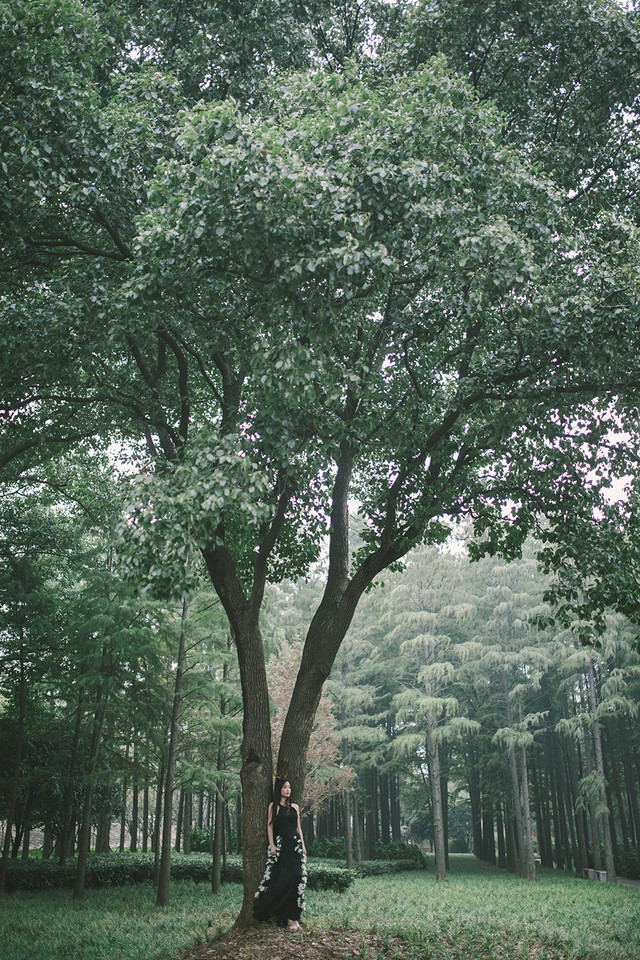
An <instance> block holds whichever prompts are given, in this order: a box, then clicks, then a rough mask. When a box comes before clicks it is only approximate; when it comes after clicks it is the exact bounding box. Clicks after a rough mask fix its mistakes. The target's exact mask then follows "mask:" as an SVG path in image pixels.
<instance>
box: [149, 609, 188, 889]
mask: <svg viewBox="0 0 640 960" xmlns="http://www.w3.org/2000/svg"><path fill="white" fill-rule="evenodd" d="M188 613H189V601H188V600H187V598H186V597H184V598H183V600H182V616H181V628H180V640H179V643H178V661H177V666H176V680H175V686H174V692H173V708H172V711H171V724H170V727H169V753H168V756H167V776H166V782H165V786H164V812H163V818H162V851H161V854H160V870H159V872H158V893H157V896H156V906H158V907H166V906H167V905H168V903H169V883H170V877H171V819H172V804H173V783H174V780H175V773H176V760H177V757H178V730H179V724H180V705H181V702H182V676H183V673H184V658H185V647H186V637H187V616H188Z"/></svg>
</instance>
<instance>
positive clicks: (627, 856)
mask: <svg viewBox="0 0 640 960" xmlns="http://www.w3.org/2000/svg"><path fill="white" fill-rule="evenodd" d="M615 862H616V873H618V874H619V876H621V877H624V878H625V879H626V880H640V850H637V849H636V850H618V852H617V853H616V858H615Z"/></svg>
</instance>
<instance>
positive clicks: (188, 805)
mask: <svg viewBox="0 0 640 960" xmlns="http://www.w3.org/2000/svg"><path fill="white" fill-rule="evenodd" d="M192 820H193V794H192V792H191V790H186V791H185V795H184V810H183V842H182V850H183V853H185V854H186V855H187V856H188V855H189V854H190V853H191V825H192Z"/></svg>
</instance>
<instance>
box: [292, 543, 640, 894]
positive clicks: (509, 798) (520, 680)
mask: <svg viewBox="0 0 640 960" xmlns="http://www.w3.org/2000/svg"><path fill="white" fill-rule="evenodd" d="M550 586H551V583H550V581H549V579H548V578H545V577H544V576H543V575H542V574H541V573H540V572H539V570H538V568H537V565H536V560H535V556H534V552H533V548H532V547H531V546H529V547H528V550H527V556H525V558H523V559H522V560H520V561H514V562H512V563H509V564H507V563H505V562H504V561H498V560H488V559H486V560H483V561H480V562H478V563H477V564H469V562H468V559H467V557H466V555H465V554H463V553H461V554H460V555H456V554H455V552H454V553H449V552H445V553H439V552H436V551H434V550H431V551H422V552H418V553H416V554H412V555H411V558H410V560H409V561H408V563H407V568H406V569H405V570H404V571H402V572H401V573H397V574H392V575H391V576H390V577H389V578H388V580H387V581H386V583H385V585H384V587H382V588H380V589H378V590H375V591H374V592H373V593H372V594H370V595H368V596H367V597H366V598H365V600H364V601H363V603H362V605H361V608H360V611H359V613H358V615H357V617H356V618H355V621H354V625H353V627H352V630H351V631H350V633H349V635H348V637H347V640H346V641H345V644H344V645H343V648H342V650H341V653H340V656H339V658H338V661H337V664H336V669H335V671H334V674H333V675H332V677H331V678H330V681H329V689H330V691H331V695H332V698H333V701H334V710H335V714H336V717H337V718H338V731H339V735H340V736H341V737H342V740H343V750H344V756H345V758H346V759H347V760H348V762H349V764H351V765H352V767H353V768H354V770H355V772H356V773H357V782H358V789H357V791H356V797H357V798H358V799H357V804H358V805H357V806H356V807H355V808H354V807H353V803H352V802H351V801H347V805H346V806H345V805H344V804H341V802H340V800H336V802H335V803H334V805H333V808H332V812H331V815H330V816H329V817H328V818H326V819H323V820H322V821H321V824H320V826H321V830H322V834H323V835H324V836H328V837H337V836H344V829H345V826H344V825H345V821H346V816H345V811H346V810H349V809H351V810H352V812H353V814H354V823H359V832H360V835H361V839H360V840H359V836H358V833H357V832H356V833H355V834H354V843H356V845H358V844H359V845H360V846H359V849H360V850H361V849H364V850H365V851H367V850H368V851H372V850H373V848H374V845H375V844H376V842H377V841H379V840H383V842H387V843H388V842H389V840H390V839H396V838H398V837H399V833H398V832H397V828H396V827H395V825H394V824H395V823H396V822H398V821H399V817H397V815H394V813H395V805H396V802H397V798H398V794H397V791H396V789H395V783H396V778H397V777H401V783H402V787H401V791H400V798H401V800H400V809H401V814H402V822H403V828H404V835H405V836H408V837H410V838H411V839H413V840H414V841H422V840H424V839H425V838H427V837H428V839H429V840H430V842H432V843H433V845H434V849H435V853H436V861H437V869H438V873H439V875H440V876H444V875H445V870H446V867H447V854H448V850H449V846H450V840H452V839H453V840H454V841H457V842H459V841H463V842H466V841H468V844H469V847H470V848H472V849H473V851H474V853H475V854H476V855H477V856H478V857H480V858H483V859H486V860H487V861H489V862H491V863H496V862H497V863H499V864H500V865H501V866H506V867H508V868H509V869H511V870H514V871H517V872H520V873H521V874H522V875H524V876H528V877H529V878H530V879H533V878H534V877H535V860H536V859H539V860H540V862H541V863H542V864H543V865H545V866H552V865H554V864H555V865H557V866H558V867H560V868H563V869H567V870H572V869H573V870H577V871H578V873H580V872H581V871H582V870H584V869H586V868H587V867H588V866H590V867H591V868H595V869H596V870H602V869H606V871H607V875H608V876H609V877H610V878H614V877H615V875H616V867H615V863H614V860H615V859H616V858H617V859H618V862H619V863H620V864H621V865H622V869H623V870H624V871H627V870H629V869H632V870H634V871H637V863H635V865H634V866H631V863H632V861H634V860H637V856H638V837H639V834H638V802H637V794H638V789H639V788H640V779H639V778H640V766H639V760H640V743H639V741H638V735H637V719H636V718H637V712H638V694H639V692H640V686H639V683H640V657H639V656H638V652H637V650H636V647H635V643H636V632H635V630H634V628H633V627H632V626H631V625H630V624H629V623H628V621H625V619H624V618H623V617H621V616H620V615H611V616H610V617H609V618H608V621H607V629H606V631H605V633H604V634H603V636H602V639H601V641H598V642H597V645H595V644H594V645H587V646H586V647H585V646H582V645H581V644H580V643H579V642H578V640H577V637H576V634H575V632H572V631H568V630H566V629H564V628H563V627H562V626H561V625H558V624H555V623H553V624H552V625H549V620H550V619H551V610H550V608H549V606H548V605H547V603H546V602H545V600H544V595H545V592H548V591H549V588H550ZM309 593H313V585H312V584H311V585H308V586H306V587H303V588H302V589H301V591H300V593H299V594H297V595H294V598H295V599H294V601H293V607H292V608H291V609H290V611H289V613H288V615H287V616H286V617H285V628H284V629H285V630H291V631H294V632H295V629H296V622H297V617H298V616H304V608H305V606H306V605H307V603H308V602H309V598H308V594H309ZM291 599H293V598H290V600H291ZM280 617H282V614H281V613H280ZM592 639H594V638H592ZM391 665H392V667H391ZM417 785H419V786H420V789H418V786H417ZM349 803H351V807H349V806H348V804H349ZM465 814H466V816H465ZM467 818H468V819H467ZM465 821H466V822H465ZM369 855H370V853H369Z"/></svg>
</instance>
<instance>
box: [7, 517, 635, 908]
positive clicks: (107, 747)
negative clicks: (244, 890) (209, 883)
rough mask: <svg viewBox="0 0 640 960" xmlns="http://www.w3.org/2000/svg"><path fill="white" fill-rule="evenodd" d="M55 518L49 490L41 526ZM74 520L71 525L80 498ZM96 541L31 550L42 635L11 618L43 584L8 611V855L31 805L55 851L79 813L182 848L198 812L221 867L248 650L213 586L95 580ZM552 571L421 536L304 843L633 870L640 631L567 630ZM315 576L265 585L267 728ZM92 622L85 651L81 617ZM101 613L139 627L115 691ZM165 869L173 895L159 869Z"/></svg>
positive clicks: (317, 795) (373, 608)
mask: <svg viewBox="0 0 640 960" xmlns="http://www.w3.org/2000/svg"><path fill="white" fill-rule="evenodd" d="M43 518H44V514H43V512H42V511H41V512H40V514H39V523H40V525H41V526H42V520H43ZM5 519H6V518H5ZM64 525H65V526H66V527H67V531H68V532H69V527H70V523H69V518H67V520H66V521H65V524H64ZM16 530H17V527H14V531H13V532H14V535H15V533H16ZM31 533H33V531H31ZM56 542H57V543H58V545H60V543H61V541H60V539H59V537H58V538H57V541H56ZM84 543H85V547H86V541H85V542H84ZM77 546H78V544H77V543H76V549H77ZM11 549H12V553H13V556H14V558H15V555H16V553H18V552H22V553H23V557H22V559H23V561H24V568H25V569H26V568H27V566H28V564H27V560H28V551H27V550H26V549H25V548H24V545H23V548H22V551H21V548H20V544H19V542H18V541H17V540H14V541H13V543H12V548H11ZM92 559H93V561H94V562H95V556H94V557H92ZM80 560H81V562H79V561H80ZM87 561H88V554H87V553H86V552H82V553H81V555H78V554H76V553H75V552H71V553H70V555H69V556H68V557H67V559H66V560H65V563H64V564H63V566H62V567H61V566H60V562H59V557H58V561H57V569H56V571H55V573H54V572H53V571H52V570H51V569H49V570H48V571H47V570H46V562H47V557H46V554H45V552H44V551H43V550H42V545H41V544H39V546H38V553H37V560H36V559H35V558H34V557H33V556H32V557H31V563H30V564H29V566H30V579H31V584H30V586H31V590H32V591H34V590H35V589H36V581H38V589H39V590H40V596H41V598H42V600H41V604H40V606H41V616H42V617H43V620H42V631H41V633H40V645H39V647H38V648H37V649H35V648H34V647H33V638H34V637H35V636H37V635H38V633H37V631H36V629H35V627H34V625H33V624H30V630H29V635H30V643H29V644H26V643H25V642H24V641H25V635H24V630H23V631H22V632H21V631H20V629H19V626H20V625H18V617H17V611H18V609H19V608H21V609H22V611H23V614H24V613H26V610H27V609H29V608H32V607H33V606H34V603H33V597H31V599H30V600H29V601H28V602H26V601H25V597H24V596H18V597H16V598H15V600H14V607H13V610H14V616H15V623H16V626H14V630H13V640H14V645H13V647H12V646H9V644H8V642H7V641H8V640H9V638H10V637H11V636H12V634H11V632H10V631H9V630H7V629H6V626H7V624H6V622H5V643H6V645H5V647H4V655H3V662H4V665H5V666H6V667H7V670H6V671H5V674H4V678H5V679H4V682H3V694H4V697H5V700H4V706H3V710H2V714H1V733H2V739H1V743H2V752H3V756H4V758H5V760H6V763H5V764H4V767H5V769H7V770H9V769H11V767H12V766H14V765H15V761H16V760H18V758H19V759H20V763H19V774H18V776H17V777H14V778H13V779H10V778H7V779H6V780H5V781H4V783H3V794H2V797H3V799H2V811H3V815H4V817H5V840H6V845H5V860H6V858H7V856H8V855H9V850H10V849H11V855H13V856H17V855H18V852H19V849H20V848H21V847H22V849H23V851H25V850H28V847H29V831H30V829H31V827H35V826H38V827H40V828H44V845H43V855H44V856H48V855H54V856H57V857H58V858H59V859H60V861H61V862H64V861H65V859H66V858H67V857H68V856H70V855H72V854H73V852H74V847H75V845H76V843H78V845H79V846H80V847H81V842H82V841H81V837H82V833H83V827H84V826H85V817H87V816H88V820H87V823H88V824H89V827H88V829H89V830H91V831H92V834H91V835H92V837H93V842H94V844H95V848H96V850H97V851H104V852H106V851H107V850H109V849H110V844H111V845H112V846H114V845H117V846H118V847H119V848H120V849H121V850H122V849H125V847H127V848H129V849H132V850H135V849H137V847H138V844H139V845H140V847H141V848H142V849H144V850H147V849H148V848H149V849H151V850H155V851H156V852H157V858H156V861H157V867H158V871H160V866H161V862H162V856H161V854H163V851H164V856H165V860H166V859H167V858H168V857H169V852H168V851H170V848H171V845H172V844H175V846H176V848H177V849H180V848H181V846H182V848H183V849H184V850H185V851H186V852H188V851H189V849H190V845H191V832H192V830H193V829H194V828H195V834H194V836H195V837H196V839H197V845H198V846H199V847H200V848H202V845H203V843H204V844H205V845H206V846H207V847H208V848H209V849H211V850H212V852H213V850H214V848H213V840H214V838H217V843H216V847H215V856H214V862H215V863H216V864H217V865H218V869H217V871H216V875H214V883H216V884H219V868H220V864H221V861H222V860H223V858H224V856H225V855H226V853H227V851H228V850H229V849H231V850H235V849H238V848H239V847H240V846H241V822H242V821H241V817H240V794H239V790H238V786H239V715H240V711H241V702H240V697H239V684H238V681H237V663H236V660H235V656H234V653H233V650H232V649H231V648H230V647H229V644H228V637H227V635H226V633H225V629H224V623H223V621H222V620H221V618H220V614H219V608H218V605H217V604H216V603H215V600H214V598H213V597H212V595H211V594H210V592H209V591H207V590H202V591H201V592H200V593H198V594H196V595H195V596H194V598H193V600H192V601H191V603H190V604H189V610H188V615H187V616H185V611H184V610H183V611H181V612H180V615H179V614H178V612H177V611H174V612H173V614H172V613H171V611H169V610H166V609H164V608H160V607H159V605H158V604H157V603H146V604H145V603H141V602H140V601H137V602H135V603H134V601H132V600H131V598H130V595H129V594H128V591H127V590H126V589H125V588H124V587H123V585H122V584H118V582H117V580H116V578H115V577H114V575H113V574H112V573H111V574H109V571H107V572H106V575H105V576H103V577H102V578H101V580H100V587H101V589H100V591H98V594H97V595H96V592H95V590H94V589H93V587H91V588H89V587H88V584H89V583H90V579H89V577H88V569H89V567H88V563H87ZM45 572H46V573H47V574H48V576H47V579H46V580H44V579H43V576H44V574H45ZM22 583H23V584H25V583H26V577H23V581H22ZM105 583H108V586H109V589H108V590H105ZM548 586H549V582H548V580H547V579H546V578H544V577H543V576H542V575H541V574H540V573H539V571H538V569H537V567H536V563H535V559H534V557H533V553H532V551H531V550H530V551H529V556H528V557H526V558H525V559H523V560H521V561H515V562H512V563H510V564H506V563H504V562H502V561H496V560H483V561H480V562H478V563H477V564H469V562H468V559H467V558H466V556H465V555H464V554H463V553H462V552H459V553H456V552H438V551H434V550H427V551H421V552H418V553H415V554H412V555H411V557H410V559H409V561H408V564H407V568H406V569H405V570H404V571H402V572H400V573H396V574H392V575H391V576H390V577H389V579H388V581H387V582H386V584H385V585H384V586H382V587H380V588H379V589H377V590H375V591H374V592H373V593H372V594H369V595H368V596H367V597H366V598H365V601H364V602H363V604H362V606H361V609H360V611H359V614H358V617H357V618H356V620H355V622H354V625H353V627H352V629H351V631H350V633H349V635H348V637H347V639H346V641H345V644H344V645H343V648H342V650H341V653H340V657H339V660H338V662H337V665H336V669H335V671H334V674H333V676H332V678H331V680H330V682H329V684H328V694H329V695H328V696H325V698H324V699H323V703H322V705H321V708H320V711H319V714H318V722H317V726H316V731H315V737H314V740H313V744H312V750H311V752H310V755H309V775H308V777H307V781H306V783H307V788H306V796H305V798H304V814H305V830H306V834H307V842H308V843H309V845H311V846H312V847H313V843H314V840H316V839H323V838H325V839H336V838H340V840H341V841H342V844H343V855H344V856H345V857H346V858H347V860H348V862H352V858H353V857H354V856H355V859H356V860H361V859H368V858H371V857H372V856H374V854H375V852H376V850H378V849H379V844H383V845H384V844H390V843H392V842H393V841H397V840H400V839H409V840H412V841H413V842H418V843H420V842H422V841H424V840H428V841H429V842H430V844H431V845H432V846H433V849H434V850H435V854H436V863H437V870H438V874H439V876H444V875H445V872H446V869H447V860H448V851H449V848H450V846H452V845H453V846H454V848H455V846H456V844H458V848H460V844H461V843H462V845H463V846H464V847H471V848H472V849H473V851H474V853H475V854H476V855H477V856H479V857H480V858H483V859H486V860H487V861H489V862H491V863H498V864H499V865H500V866H505V867H508V868H509V869H511V870H514V871H519V872H521V873H522V874H523V875H525V876H529V877H530V878H533V877H534V876H535V864H534V858H539V860H540V861H541V862H542V864H543V865H545V866H552V865H554V864H555V865H557V866H558V867H560V868H564V869H568V870H571V869H575V870H577V871H578V872H581V871H582V870H583V869H585V868H586V867H587V866H591V867H594V868H595V869H596V870H601V869H603V867H605V868H606V871H607V875H608V876H610V877H615V875H616V866H615V861H616V860H617V862H618V863H619V864H621V866H622V869H623V871H626V870H629V869H630V868H631V869H637V864H636V866H635V867H634V866H633V862H634V860H637V858H638V845H639V839H640V818H639V811H638V801H637V797H638V792H639V790H640V740H639V738H638V733H637V722H636V718H637V711H638V703H639V699H640V697H639V694H640V656H639V655H638V653H637V652H636V651H635V650H634V646H633V641H634V639H635V634H634V632H633V631H632V629H631V628H630V626H629V625H628V623H627V622H625V621H624V620H623V619H622V618H621V617H620V616H619V615H616V616H612V617H610V618H609V623H608V628H607V631H606V633H605V634H604V636H603V639H602V645H601V646H600V647H598V648H596V647H588V648H584V647H582V646H580V645H579V644H578V643H577V642H576V640H575V637H574V636H573V635H572V634H571V633H569V632H567V631H566V630H564V629H561V628H558V627H557V626H555V625H554V626H544V622H545V620H546V619H548V616H549V608H548V607H547V605H546V604H545V602H544V600H543V593H544V591H545V589H546V588H548ZM320 588H321V584H320V583H319V581H317V580H311V581H309V582H307V583H306V584H305V583H302V584H298V585H290V586H287V587H283V588H281V589H279V590H278V591H276V592H273V593H272V594H271V596H270V598H269V604H268V610H267V620H266V624H265V626H266V632H267V634H268V635H269V636H270V637H271V638H272V653H271V657H270V661H269V673H270V686H271V693H272V710H273V728H274V735H275V736H276V737H277V735H278V728H279V726H280V725H281V723H282V718H283V717H284V716H285V715H286V709H287V703H288V700H289V698H290V696H291V690H292V687H293V677H294V676H295V669H294V668H295V663H296V661H297V660H298V659H299V656H300V652H301V651H300V644H299V642H296V637H297V636H298V634H297V631H298V628H299V624H300V623H301V622H304V619H305V616H306V608H307V607H308V605H309V604H313V603H314V602H316V601H317V598H318V596H319V591H320ZM118 591H119V596H118ZM123 595H124V596H125V597H127V598H128V603H127V604H125V603H123ZM116 597H118V609H119V615H118V616H115V615H114V610H115V606H116V604H115V601H116ZM44 598H46V602H45V599H44ZM65 603H66V604H73V608H72V616H71V617H63V618H62V617H61V616H60V607H61V605H62V604H65ZM88 603H90V604H92V605H93V607H95V605H96V604H98V603H101V604H102V606H104V605H105V604H107V603H108V605H109V614H107V615H105V614H98V613H96V612H95V610H94V613H93V614H92V615H91V616H89V615H88V612H87V604H88ZM7 606H8V605H7ZM93 607H92V609H93ZM23 619H24V618H23ZM132 620H133V621H134V622H133V623H131V622H130V621H132ZM140 621H143V622H144V623H145V627H144V630H143V631H142V632H141V628H140V627H139V626H138V627H137V628H136V623H137V624H139V623H140ZM79 622H81V623H83V624H85V631H84V636H85V646H84V647H83V648H82V655H80V650H76V649H75V647H74V646H73V644H74V641H75V639H76V634H75V633H74V632H73V627H72V626H70V625H72V624H76V623H79ZM106 622H108V623H109V627H110V633H109V635H111V636H113V635H115V632H116V630H115V627H116V625H118V624H119V627H118V629H119V630H122V631H126V633H123V642H122V645H120V646H117V647H116V646H113V649H112V651H111V652H112V657H111V660H110V661H109V662H110V671H109V676H110V677H112V678H113V680H112V683H111V684H110V690H109V698H108V702H107V704H104V699H105V696H106V694H105V692H104V688H105V671H104V669H103V663H104V652H103V651H104V638H105V630H104V627H105V623H106ZM21 626H22V627H25V626H26V623H25V622H23V623H22V625H21ZM136 629H137V631H138V632H135V631H136ZM67 631H68V634H67ZM183 634H184V635H186V636H187V637H188V638H189V639H188V643H187V644H186V647H188V650H187V652H186V654H185V659H184V664H183V674H184V677H185V680H184V686H183V690H182V696H181V704H180V723H179V727H180V734H179V741H178V744H177V750H176V752H177V755H178V756H179V764H178V775H177V777H174V779H173V783H172V787H171V789H173V788H178V787H180V800H179V802H178V803H176V804H175V806H173V807H166V806H165V807H164V811H163V806H162V804H163V798H165V799H166V790H168V789H169V782H168V780H167V767H168V761H169V750H168V747H169V742H170V727H171V700H172V697H173V696H174V695H175V681H176V675H177V669H178V661H177V660H176V659H175V657H176V649H177V648H178V647H179V646H180V636H181V635H183ZM125 650H126V656H125V655H124V653H125ZM72 652H73V654H74V655H73V656H72V655H71V653H72ZM12 658H13V659H12ZM390 664H393V670H391V669H390ZM43 690H45V691H46V697H45V698H42V691H43ZM103 705H104V719H103V722H102V728H101V731H100V737H99V742H98V745H97V746H96V744H95V742H94V739H95V736H96V734H95V728H96V719H95V718H96V713H97V712H98V711H99V710H100V709H101V707H102V706H103ZM16 744H18V747H17V750H16ZM12 797H13V798H14V800H15V803H14V807H13V809H12V810H11V799H12ZM87 797H89V800H87ZM87 811H88V814H87ZM114 821H116V822H118V821H119V827H118V840H117V841H116V842H115V844H114V838H113V822H114ZM163 822H164V823H165V824H166V825H168V830H167V831H166V833H165V832H163V830H162V824H163ZM10 840H11V848H10V846H9V841H10ZM5 866H6V863H5ZM216 877H217V878H216ZM158 882H159V884H160V890H161V892H162V891H164V892H165V895H166V891H168V880H166V881H162V879H161V874H160V872H159V873H158ZM216 888H217V887H216ZM79 892H80V891H79V888H77V889H76V894H77V895H78V894H79Z"/></svg>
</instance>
